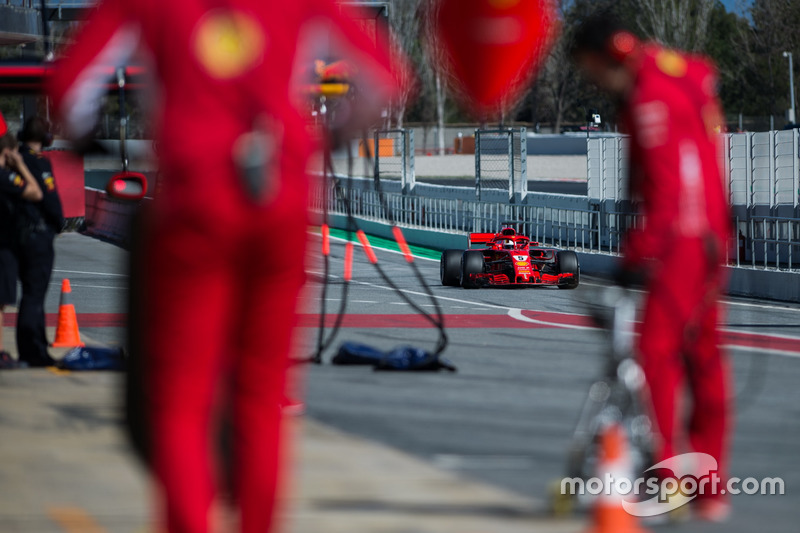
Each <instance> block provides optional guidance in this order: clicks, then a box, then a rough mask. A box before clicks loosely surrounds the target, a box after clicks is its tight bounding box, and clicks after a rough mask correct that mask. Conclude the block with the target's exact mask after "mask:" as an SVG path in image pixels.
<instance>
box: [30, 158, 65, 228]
mask: <svg viewBox="0 0 800 533" xmlns="http://www.w3.org/2000/svg"><path fill="white" fill-rule="evenodd" d="M30 170H31V172H32V173H33V175H34V177H35V178H36V182H37V183H38V184H39V187H40V188H41V189H42V202H41V205H40V207H41V210H42V214H44V217H45V220H47V223H48V224H50V226H52V227H53V229H55V230H56V231H57V232H58V231H61V228H62V227H63V226H64V211H63V209H62V207H61V198H60V197H59V196H58V191H57V190H56V180H55V176H54V175H53V166H52V165H51V164H50V161H49V160H48V159H47V158H46V157H44V156H42V155H39V156H37V157H36V168H33V166H31V168H30Z"/></svg>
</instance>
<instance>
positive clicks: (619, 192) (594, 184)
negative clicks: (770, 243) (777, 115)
mask: <svg viewBox="0 0 800 533" xmlns="http://www.w3.org/2000/svg"><path fill="white" fill-rule="evenodd" d="M628 142H629V141H628V138H627V137H608V138H592V139H589V140H588V160H587V178H588V192H589V199H590V200H591V201H606V200H612V201H624V200H629V197H628ZM719 147H720V153H719V158H720V164H721V167H722V169H723V176H724V180H725V185H726V191H727V193H728V195H729V200H730V204H731V205H732V206H734V208H745V209H757V210H761V211H762V212H763V210H764V209H766V210H772V211H771V212H769V213H768V214H770V215H773V216H778V215H780V216H786V215H787V214H791V215H793V216H795V215H800V212H795V211H796V210H797V208H798V207H800V133H799V132H798V130H797V129H792V130H786V131H766V132H760V133H731V134H725V135H722V136H721V142H720V143H719Z"/></svg>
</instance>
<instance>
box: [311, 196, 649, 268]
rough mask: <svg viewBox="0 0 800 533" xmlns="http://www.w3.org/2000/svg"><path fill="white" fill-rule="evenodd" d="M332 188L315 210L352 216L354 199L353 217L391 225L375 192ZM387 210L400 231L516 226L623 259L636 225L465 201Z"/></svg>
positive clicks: (612, 216)
mask: <svg viewBox="0 0 800 533" xmlns="http://www.w3.org/2000/svg"><path fill="white" fill-rule="evenodd" d="M340 187H341V188H340V189H339V190H338V191H337V190H336V189H335V186H331V187H330V188H329V189H328V191H327V193H326V194H323V191H322V187H321V185H320V184H319V182H318V183H316V184H315V186H314V187H313V194H312V201H311V209H312V210H314V211H317V212H322V209H323V205H324V202H327V204H328V209H329V212H331V213H335V214H341V215H344V214H346V206H345V201H344V198H345V196H346V195H349V198H350V200H349V201H350V204H351V208H352V211H353V215H355V216H356V217H359V218H363V219H366V220H374V221H379V222H389V217H388V216H387V215H386V213H385V212H384V208H383V205H382V203H381V198H380V195H379V193H378V192H376V191H374V190H364V189H360V188H353V189H350V190H348V189H347V188H346V187H343V186H340ZM385 199H386V205H387V206H388V209H389V210H390V211H391V216H392V218H393V219H394V220H395V221H396V222H397V223H398V224H400V225H403V226H407V227H416V228H423V229H430V230H436V231H444V232H452V233H461V232H494V231H497V229H498V228H499V227H500V225H501V224H502V223H503V222H504V221H508V220H513V221H516V223H515V224H516V226H517V229H518V231H520V232H522V233H524V234H526V235H528V236H529V237H531V239H533V240H534V241H537V242H539V243H541V244H544V245H552V246H557V247H562V248H570V249H575V250H579V251H586V252H601V253H614V254H616V253H619V249H620V245H621V240H622V239H621V236H622V234H623V233H624V232H625V230H626V228H627V227H629V226H631V225H632V224H634V223H635V218H636V217H635V216H633V215H630V214H628V213H615V212H605V213H603V212H600V211H596V210H591V209H566V208H557V207H547V206H527V205H515V204H503V203H497V202H479V201H468V200H461V199H447V198H428V197H422V196H414V195H405V194H399V193H386V194H385Z"/></svg>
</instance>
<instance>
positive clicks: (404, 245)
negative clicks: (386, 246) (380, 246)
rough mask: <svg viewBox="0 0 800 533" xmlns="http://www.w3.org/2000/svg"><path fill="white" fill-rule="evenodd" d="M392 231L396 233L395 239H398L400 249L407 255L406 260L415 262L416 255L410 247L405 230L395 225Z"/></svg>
mask: <svg viewBox="0 0 800 533" xmlns="http://www.w3.org/2000/svg"><path fill="white" fill-rule="evenodd" d="M392 233H393V234H394V240H396V241H397V245H398V246H399V247H400V251H401V252H403V255H404V256H405V257H406V261H408V262H409V263H413V262H414V256H413V255H411V248H409V247H408V243H407V242H406V238H405V237H404V236H403V230H401V229H400V228H399V227H398V226H395V227H393V228H392Z"/></svg>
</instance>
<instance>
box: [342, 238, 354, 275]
mask: <svg viewBox="0 0 800 533" xmlns="http://www.w3.org/2000/svg"><path fill="white" fill-rule="evenodd" d="M351 279H353V243H352V242H350V241H347V244H345V245H344V280H345V281H350V280H351Z"/></svg>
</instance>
